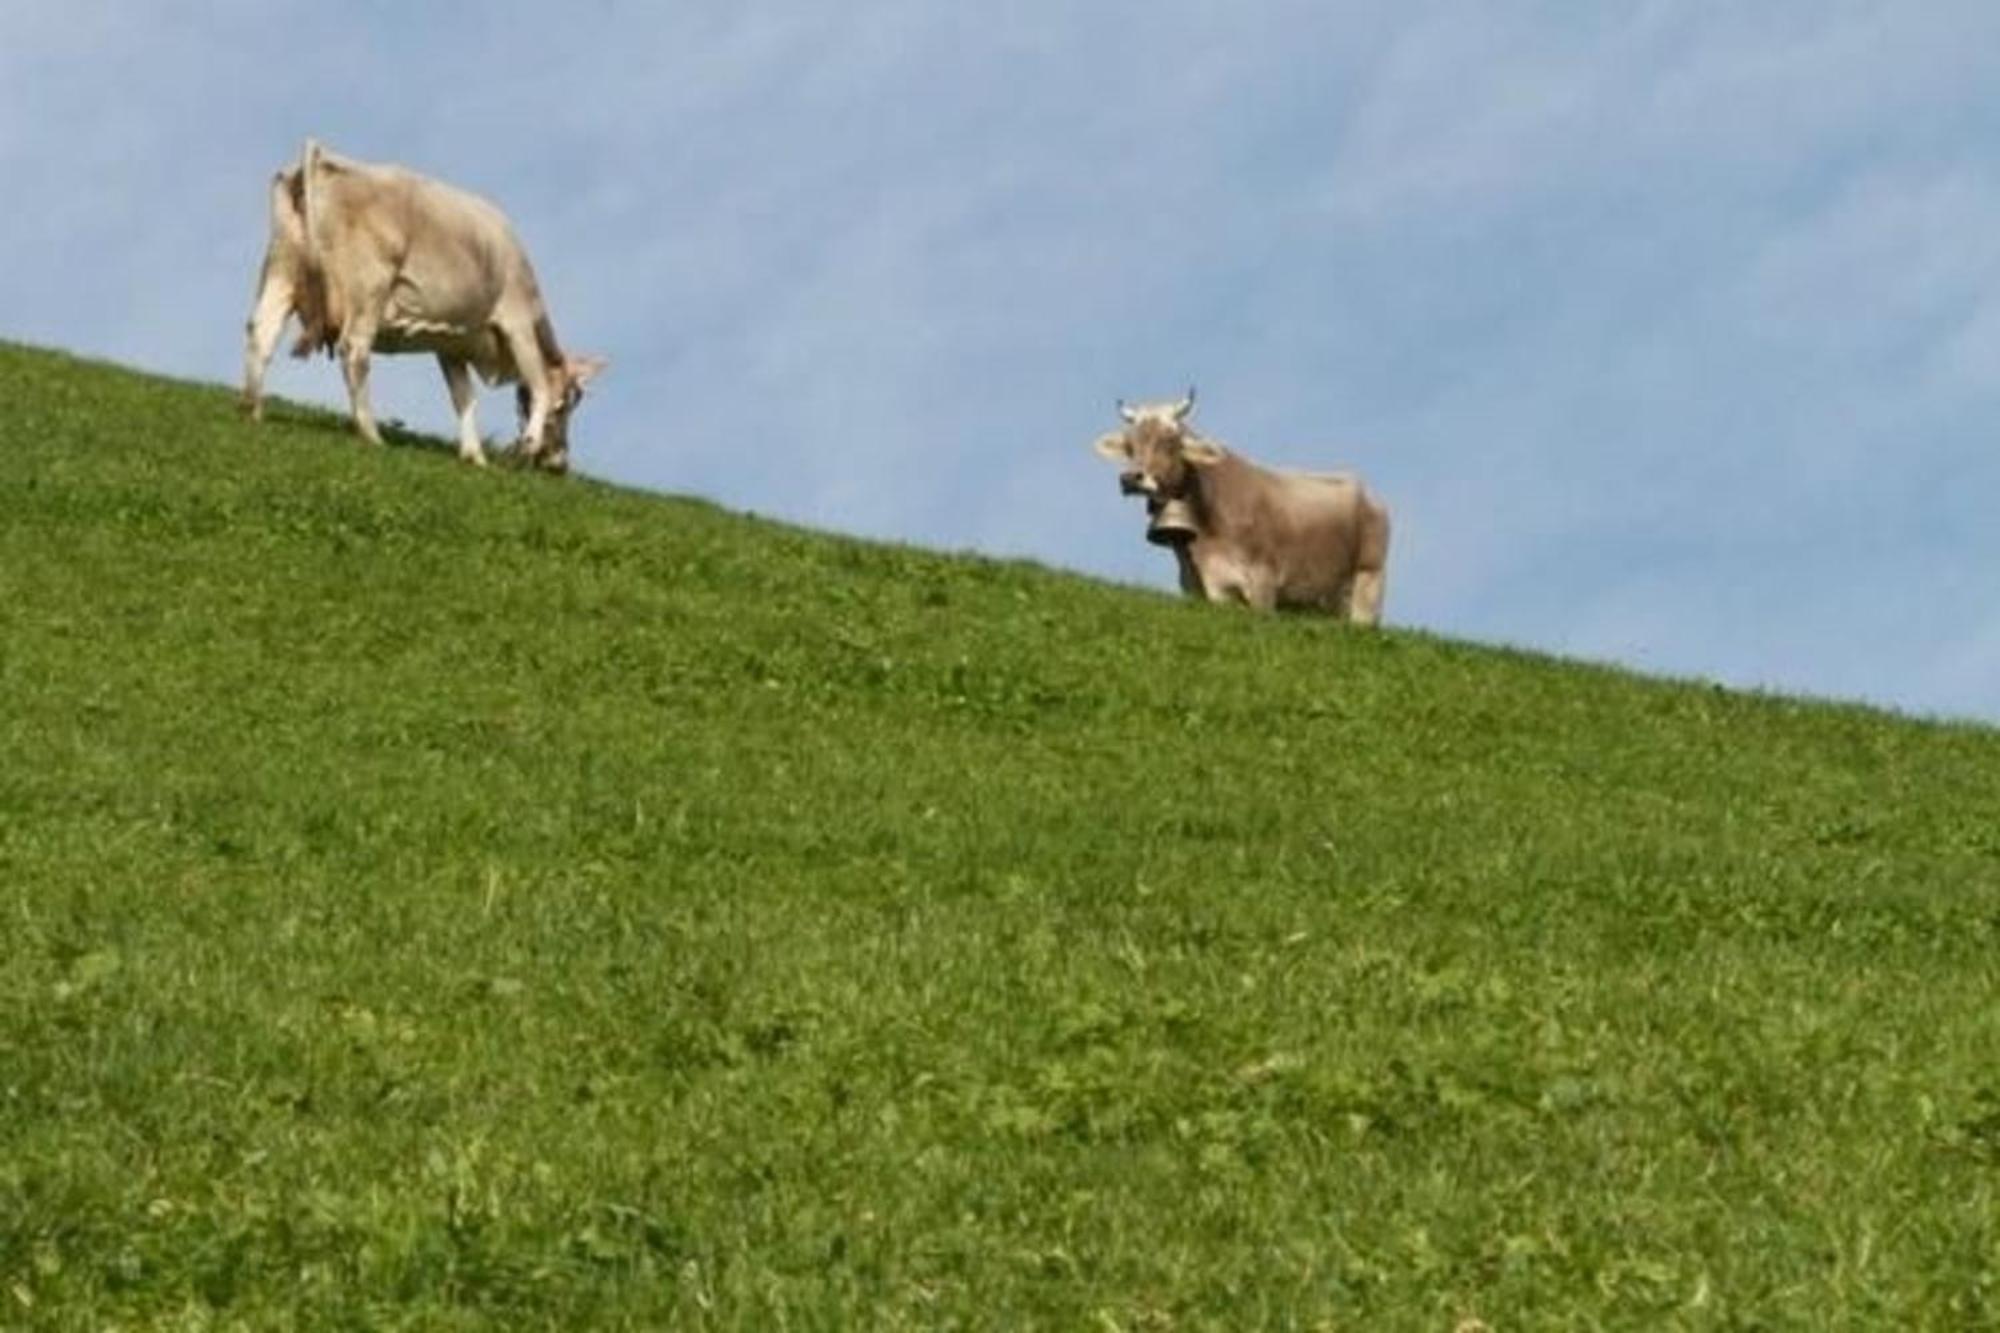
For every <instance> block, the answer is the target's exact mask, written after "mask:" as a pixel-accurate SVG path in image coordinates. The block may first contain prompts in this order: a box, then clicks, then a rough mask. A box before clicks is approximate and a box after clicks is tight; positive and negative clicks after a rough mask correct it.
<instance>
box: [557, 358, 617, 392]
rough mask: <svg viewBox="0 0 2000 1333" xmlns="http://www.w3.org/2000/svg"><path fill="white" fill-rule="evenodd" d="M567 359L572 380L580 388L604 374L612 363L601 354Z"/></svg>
mask: <svg viewBox="0 0 2000 1333" xmlns="http://www.w3.org/2000/svg"><path fill="white" fill-rule="evenodd" d="M566 360H567V361H568V367H567V369H568V370H569V377H570V381H571V382H572V383H573V384H575V385H576V387H577V388H579V389H581V388H582V387H583V386H584V385H586V384H588V383H590V382H591V381H592V380H594V379H596V378H597V377H598V376H599V375H602V374H603V373H604V372H605V370H606V369H607V368H609V366H610V365H611V362H610V361H608V360H606V359H605V358H604V357H601V356H572V357H568V358H566Z"/></svg>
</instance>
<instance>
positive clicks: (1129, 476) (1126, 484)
mask: <svg viewBox="0 0 2000 1333" xmlns="http://www.w3.org/2000/svg"><path fill="white" fill-rule="evenodd" d="M1118 492H1119V494H1121V495H1144V494H1146V493H1147V492H1146V475H1145V474H1144V473H1143V472H1121V473H1120V474H1119V475H1118Z"/></svg>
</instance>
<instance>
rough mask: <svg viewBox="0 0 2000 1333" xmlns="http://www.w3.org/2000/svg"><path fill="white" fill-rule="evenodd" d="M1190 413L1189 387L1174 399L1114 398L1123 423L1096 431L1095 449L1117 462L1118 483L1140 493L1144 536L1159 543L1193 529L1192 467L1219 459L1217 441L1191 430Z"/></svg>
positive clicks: (1181, 538)
mask: <svg viewBox="0 0 2000 1333" xmlns="http://www.w3.org/2000/svg"><path fill="white" fill-rule="evenodd" d="M1193 413H1194V390H1193V389H1192V388H1190V389H1189V390H1188V391H1187V397H1185V398H1182V399H1181V400H1180V401H1179V402H1174V403H1150V404H1142V405H1140V406H1137V407H1131V406H1127V405H1126V404H1125V403H1124V402H1122V401H1121V402H1120V403H1119V404H1118V414H1119V415H1120V416H1121V417H1123V418H1124V419H1125V429H1123V430H1121V431H1114V432H1112V433H1111V434H1109V435H1104V436H1100V437H1099V438H1098V441H1097V452H1098V453H1099V454H1101V455H1103V456H1104V457H1106V458H1108V459H1110V460H1111V461H1112V462H1114V463H1117V464H1119V465H1120V467H1121V471H1120V472H1119V474H1118V488H1119V489H1120V490H1121V491H1123V492H1124V493H1125V494H1127V495H1143V496H1145V497H1146V513H1147V515H1148V516H1149V517H1150V518H1151V519H1152V523H1151V525H1150V527H1149V528H1148V530H1147V533H1146V536H1147V538H1148V540H1151V541H1154V542H1158V543H1160V544H1162V545H1171V544H1172V543H1174V542H1175V541H1184V540H1186V539H1187V538H1189V537H1191V536H1193V535H1194V531H1195V522H1194V514H1195V499H1194V490H1195V469H1197V468H1200V467H1205V466H1207V465H1209V464H1211V463H1216V462H1219V461H1221V459H1222V457H1223V453H1222V449H1221V447H1220V446H1218V445H1215V444H1213V443H1211V442H1209V441H1208V440H1205V439H1203V438H1202V437H1201V436H1199V435H1197V434H1196V433H1195V431H1194V428H1193V427H1191V426H1189V425H1188V418H1189V417H1190V416H1192V415H1193Z"/></svg>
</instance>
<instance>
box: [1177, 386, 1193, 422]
mask: <svg viewBox="0 0 2000 1333" xmlns="http://www.w3.org/2000/svg"><path fill="white" fill-rule="evenodd" d="M1193 411H1194V385H1192V384H1190V385H1188V391H1187V397H1185V398H1183V399H1181V400H1180V401H1179V402H1178V403H1175V404H1174V420H1175V421H1186V420H1187V419H1188V414H1189V413H1191V412H1193Z"/></svg>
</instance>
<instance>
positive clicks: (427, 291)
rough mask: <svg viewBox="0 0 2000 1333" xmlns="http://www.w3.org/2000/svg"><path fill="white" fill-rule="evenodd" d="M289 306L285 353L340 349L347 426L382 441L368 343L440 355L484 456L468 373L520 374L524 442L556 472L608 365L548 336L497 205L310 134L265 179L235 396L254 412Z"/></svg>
mask: <svg viewBox="0 0 2000 1333" xmlns="http://www.w3.org/2000/svg"><path fill="white" fill-rule="evenodd" d="M294 315H296V316H297V317H298V320H299V337H298V341H297V342H296V343H295V344H294V345H293V348H292V354H293V355H294V356H306V355H308V354H310V353H311V352H313V351H315V350H317V349H321V348H324V349H325V350H327V351H328V352H331V353H334V354H336V355H338V356H339V358H340V365H341V370H342V372H343V373H344V375H345V377H346V380H347V394H348V400H349V402H350V404H351V405H352V407H353V411H354V425H355V429H356V430H358V431H360V432H361V437H362V438H363V439H365V440H368V441H370V442H371V443H375V444H380V443H381V442H382V436H381V433H380V432H379V431H378V430H377V429H376V426H375V413H374V410H373V409H372V408H371V407H370V405H369V402H368V357H369V354H370V353H371V352H431V353H434V354H435V355H436V356H437V360H438V367H439V368H440V369H441V370H443V372H444V380H445V385H446V387H447V388H448V389H449V390H450V392H451V403H452V407H453V408H454V409H455V410H456V412H457V413H458V453H459V457H461V458H463V459H465V460H466V461H467V462H469V463H477V464H484V463H485V461H486V456H485V453H484V452H483V451H482V450H481V449H480V446H479V423H478V416H477V412H478V405H477V399H476V395H475V392H474V389H473V384H472V372H473V371H477V372H478V373H479V377H480V378H481V379H483V380H484V381H486V382H487V383H488V384H504V383H515V384H518V385H519V386H520V387H519V388H518V389H517V390H516V401H517V404H518V407H519V411H520V426H521V447H522V449H523V451H524V452H525V453H526V455H527V456H528V458H530V459H531V460H533V461H535V462H538V463H540V464H541V465H542V466H544V467H547V468H550V469H552V470H554V471H557V472H560V471H562V470H563V469H565V468H566V467H568V465H569V418H570V414H571V413H572V412H574V411H575V410H576V405H577V403H578V402H579V401H580V400H581V399H582V398H583V386H584V385H585V384H587V383H589V381H590V379H591V378H592V377H593V376H594V375H596V374H597V373H598V372H599V371H601V370H602V369H603V368H604V362H603V361H601V360H599V359H596V358H592V357H581V358H579V357H569V356H565V355H564V354H563V350H562V348H561V347H560V346H559V345H558V344H557V342H556V334H555V328H554V327H553V326H552V325H551V324H550V323H549V315H548V310H547V309H546V308H545V307H544V306H543V304H542V293H541V288H540V287H539V286H537V285H536V282H535V270H534V268H533V267H532V266H531V265H530V264H529V263H528V256H527V252H526V251H524V250H523V249H522V248H521V243H520V242H519V241H518V240H516V239H515V236H514V229H513V228H512V227H511V226H510V225H509V224H508V222H507V219H506V217H505V215H503V214H502V213H501V212H500V210H499V209H498V208H496V207H494V206H493V205H492V204H490V203H488V202H487V201H486V200H484V199H482V198H480V197H479V196H478V195H475V194H470V193H468V192H466V191H464V190H461V189H458V188H456V187H455V186H451V185H446V184H444V183H443V182H441V181H434V180H431V179H429V178H427V177H424V176H419V175H418V174H416V173H415V172H413V171H407V170H405V169H404V168H402V167H395V166H378V165H375V164H372V163H367V162H356V161H354V160H353V159H351V158H345V157H339V156H336V155H335V154H333V153H330V152H328V151H326V150H325V149H323V148H322V147H320V145H319V144H317V143H315V142H313V141H311V140H308V141H307V142H306V146H305V152H304V153H303V154H302V155H301V157H300V159H299V164H298V165H297V166H296V167H290V168H287V169H286V170H284V171H280V172H279V173H278V174H277V175H276V176H275V177H273V178H272V181H271V240H270V244H269V246H268V247H267V248H266V250H265V253H264V268H263V271H262V273H261V274H260V276H259V278H258V281H257V296H256V301H255V303H254V304H253V306H252V307H251V311H250V320H249V326H248V341H247V345H246V346H245V349H244V353H243V404H244V408H245V410H246V411H248V412H249V414H250V415H251V416H252V417H253V418H255V417H258V416H261V415H262V412H263V397H264V370H265V367H266V366H268V365H269V364H270V361H271V353H272V352H273V350H274V349H275V348H276V347H277V345H278V337H279V335H280V334H281V333H282V332H283V331H284V327H285V322H286V320H287V319H289V318H290V317H292V316H294Z"/></svg>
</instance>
